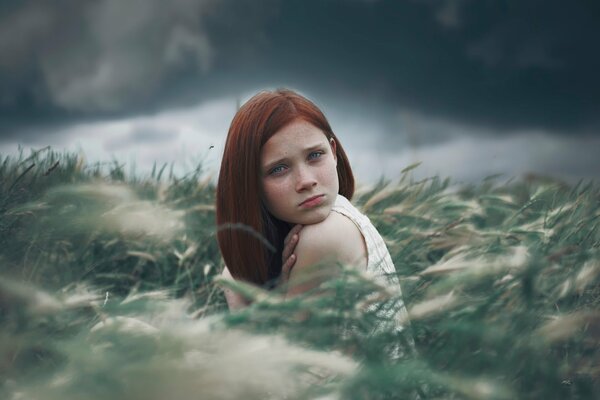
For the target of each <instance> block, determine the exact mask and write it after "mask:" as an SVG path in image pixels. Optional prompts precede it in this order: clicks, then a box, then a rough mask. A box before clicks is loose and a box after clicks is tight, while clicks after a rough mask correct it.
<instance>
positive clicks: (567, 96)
mask: <svg viewBox="0 0 600 400" xmlns="http://www.w3.org/2000/svg"><path fill="white" fill-rule="evenodd" d="M598 4H600V3H597V2H594V1H585V0H581V1H571V2H565V1H558V0H544V1H538V0H527V1H524V0H495V1H493V0H487V1H481V0H395V1H383V0H381V1H378V0H320V1H308V0H302V1H298V0H265V1H257V0H171V1H169V2H165V1H159V0H95V1H80V0H57V1H52V2H48V1H23V0H21V1H6V0H5V1H2V2H1V3H0V154H3V155H6V154H12V153H14V152H15V151H16V149H17V147H18V146H19V145H21V146H23V147H25V148H30V147H31V148H41V147H44V146H47V145H51V146H52V147H53V148H54V149H56V150H63V149H67V150H73V151H82V152H83V153H84V154H85V156H86V157H87V159H88V160H90V161H96V160H107V161H110V160H111V158H112V157H113V156H114V157H116V158H117V159H118V160H119V161H121V162H126V163H127V164H128V165H129V167H130V168H131V166H132V165H133V164H134V163H135V165H136V168H137V171H138V173H143V172H144V171H149V170H150V168H151V166H152V164H153V163H154V162H157V163H159V164H161V163H164V162H175V163H176V168H177V170H180V171H184V170H190V169H192V168H193V167H194V165H195V163H197V162H198V161H200V160H203V161H204V163H205V165H206V167H207V168H208V169H210V170H213V171H215V172H214V173H215V174H216V170H217V168H218V165H219V159H220V156H221V153H222V150H223V144H224V141H225V136H226V134H227V128H228V126H229V123H230V121H231V118H232V117H233V115H234V113H235V110H236V104H237V103H238V102H240V101H241V102H243V101H245V100H247V99H248V98H249V97H250V96H252V94H254V93H255V92H256V91H258V90H260V89H273V88H276V87H289V88H292V89H295V90H298V91H299V92H301V93H302V94H304V95H306V96H308V97H309V98H311V99H312V100H313V101H315V102H316V103H317V104H318V105H319V106H320V107H321V108H322V109H323V111H324V112H325V114H326V115H327V116H328V117H329V119H330V122H331V124H332V126H333V129H334V131H335V132H336V134H337V135H338V137H339V139H340V141H341V142H342V144H343V145H344V147H345V148H346V149H347V152H348V153H349V156H350V160H351V163H352V166H353V168H354V170H355V174H356V175H357V177H358V179H359V181H361V182H363V183H368V182H373V181H375V180H377V179H378V178H379V177H380V176H381V175H385V176H386V177H387V178H390V179H395V178H396V177H398V174H399V172H400V170H402V169H403V168H404V167H406V166H407V165H409V164H411V163H413V162H416V161H421V162H422V165H421V166H420V167H419V168H418V169H417V171H416V172H415V174H416V175H417V176H418V177H426V176H431V175H434V174H439V175H441V176H449V177H451V178H452V180H453V181H455V182H478V181H480V180H481V179H482V178H483V177H485V176H487V175H491V174H496V173H500V174H504V176H506V178H510V177H513V176H519V175H521V174H524V173H536V174H544V175H551V176H555V177H559V178H562V179H567V180H569V181H574V180H577V179H580V178H585V179H590V178H593V179H597V177H598V176H600V174H599V173H600V157H599V156H598V154H600V135H599V130H600V95H599V93H600V74H599V73H598V71H600V52H598V39H599V38H600V5H598ZM211 146H214V148H211Z"/></svg>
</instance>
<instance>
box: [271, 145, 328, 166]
mask: <svg viewBox="0 0 600 400" xmlns="http://www.w3.org/2000/svg"><path fill="white" fill-rule="evenodd" d="M323 146H324V144H323V143H318V144H315V145H313V146H310V147H306V148H304V150H303V152H304V153H310V152H311V151H313V150H316V149H318V148H321V147H323ZM285 161H289V159H288V157H282V158H279V159H277V160H275V161H271V162H269V163H267V164H266V165H265V166H264V167H263V168H264V169H265V171H268V170H270V169H271V168H272V167H274V166H276V165H277V164H280V163H282V162H285Z"/></svg>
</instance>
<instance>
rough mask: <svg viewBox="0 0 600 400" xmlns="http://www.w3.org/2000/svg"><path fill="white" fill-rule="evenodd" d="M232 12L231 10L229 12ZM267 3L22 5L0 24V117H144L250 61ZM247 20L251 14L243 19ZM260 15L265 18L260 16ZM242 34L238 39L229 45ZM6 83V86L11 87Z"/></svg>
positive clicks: (130, 0)
mask: <svg viewBox="0 0 600 400" xmlns="http://www.w3.org/2000/svg"><path fill="white" fill-rule="evenodd" d="M234 3H235V7H234V5H233V4H234ZM269 3H270V2H269V1H267V2H263V3H261V4H262V5H256V4H254V3H253V2H250V1H245V0H244V1H233V0H221V1H217V0H173V1H169V2H163V1H159V0H99V1H93V2H81V1H76V0H62V1H56V2H35V1H27V2H23V3H22V4H20V5H15V6H13V7H12V8H11V9H9V11H8V12H4V13H3V15H2V16H0V54H1V59H0V111H11V109H17V108H21V109H22V108H27V107H28V108H29V109H30V110H31V111H32V112H36V111H40V110H54V111H56V112H59V113H60V112H61V111H62V114H63V115H64V116H65V118H66V117H67V116H68V115H82V116H85V115H102V114H103V113H115V112H116V113H118V112H123V111H127V110H132V109H133V108H135V107H142V108H143V107H144V105H147V104H149V103H152V101H150V100H151V99H152V98H153V97H155V96H158V95H160V94H162V93H163V92H164V91H165V90H166V88H167V87H168V86H169V85H171V84H173V83H174V82H176V81H178V80H181V78H182V76H184V77H185V76H192V77H194V79H196V80H200V81H201V80H202V79H203V77H206V76H207V74H208V73H209V72H211V71H212V70H213V69H215V68H217V67H219V66H222V64H223V63H226V62H228V60H229V57H230V55H231V54H235V53H238V52H239V53H245V54H252V52H253V51H254V50H255V48H256V47H257V46H259V45H260V40H259V39H257V36H260V35H261V32H260V29H261V26H262V24H263V20H264V19H267V18H269V15H270V14H271V13H270V12H268V10H267V11H265V10H264V9H265V8H267V7H268V6H269ZM249 10H250V12H248V11H249ZM261 11H262V12H261ZM229 25H232V26H236V25H239V26H240V27H241V28H244V29H245V31H244V35H245V37H243V38H242V37H239V36H237V35H229V36H228V35H226V34H224V33H225V28H226V26H229ZM11 82H12V83H11Z"/></svg>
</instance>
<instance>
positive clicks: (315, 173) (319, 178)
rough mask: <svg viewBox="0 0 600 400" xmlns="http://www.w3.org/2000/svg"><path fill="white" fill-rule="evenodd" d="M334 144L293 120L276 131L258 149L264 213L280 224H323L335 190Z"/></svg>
mask: <svg viewBox="0 0 600 400" xmlns="http://www.w3.org/2000/svg"><path fill="white" fill-rule="evenodd" d="M335 148H336V143H335V141H334V140H333V139H331V141H329V140H327V137H326V136H325V134H324V133H323V131H321V130H320V129H318V128H316V127H315V126H313V125H311V124H310V123H308V122H306V121H303V120H296V121H294V122H291V123H290V124H288V125H286V126H285V127H283V128H282V129H280V130H279V131H277V132H276V133H275V134H274V135H273V136H272V137H271V138H270V139H269V140H267V142H266V143H265V144H264V146H263V147H262V149H261V155H260V159H261V181H262V190H263V196H264V198H263V200H264V201H265V204H266V206H267V209H268V210H269V212H270V213H271V214H273V215H274V216H275V217H277V218H279V219H280V220H282V221H286V222H289V223H294V224H303V225H310V224H315V223H317V222H321V221H323V220H324V219H325V218H327V216H328V215H329V213H330V212H331V207H333V204H334V202H335V198H336V196H337V194H338V190H339V181H338V175H337V170H336V166H337V158H336V155H335Z"/></svg>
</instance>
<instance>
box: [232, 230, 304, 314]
mask: <svg viewBox="0 0 600 400" xmlns="http://www.w3.org/2000/svg"><path fill="white" fill-rule="evenodd" d="M301 230H302V225H295V226H294V227H293V228H292V230H291V231H290V232H289V233H288V235H287V236H286V237H285V240H284V242H283V244H284V246H283V254H282V257H281V258H282V262H283V266H282V267H281V281H282V283H287V281H288V279H289V276H290V272H291V270H292V267H293V266H294V264H295V263H296V258H297V257H296V254H294V250H295V249H296V245H297V244H298V240H299V238H300V237H299V234H300V231H301ZM221 277H222V278H223V279H228V280H229V279H230V280H233V279H235V278H234V277H233V276H232V275H231V273H230V272H229V269H228V268H227V266H225V268H224V269H223V272H222V273H221ZM223 290H224V293H225V300H227V305H228V306H229V309H230V310H239V309H240V308H244V307H246V306H248V305H249V304H250V302H249V301H247V300H246V299H244V297H242V296H241V295H239V294H237V293H235V292H234V291H233V290H231V289H228V288H225V289H223Z"/></svg>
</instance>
